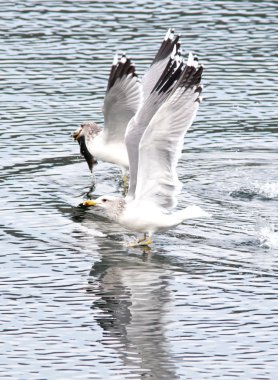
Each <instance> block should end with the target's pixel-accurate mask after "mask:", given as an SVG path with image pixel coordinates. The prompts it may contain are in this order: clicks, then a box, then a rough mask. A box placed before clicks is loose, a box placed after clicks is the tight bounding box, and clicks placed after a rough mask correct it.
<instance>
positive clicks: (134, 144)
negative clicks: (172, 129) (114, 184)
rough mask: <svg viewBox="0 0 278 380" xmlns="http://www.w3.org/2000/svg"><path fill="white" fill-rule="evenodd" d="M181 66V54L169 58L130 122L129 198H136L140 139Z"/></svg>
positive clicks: (127, 145) (128, 143)
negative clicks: (154, 84)
mask: <svg viewBox="0 0 278 380" xmlns="http://www.w3.org/2000/svg"><path fill="white" fill-rule="evenodd" d="M181 66H182V62H181V60H180V57H179V56H176V57H174V58H170V59H169V61H168V64H167V65H166V67H165V68H164V72H163V73H162V75H161V77H160V78H159V80H158V81H157V83H156V86H155V87H154V89H153V91H152V92H151V94H150V95H149V96H148V98H147V99H146V100H145V101H144V103H143V104H142V106H141V107H140V108H139V110H138V111H137V113H136V115H135V116H134V117H133V118H132V119H131V121H130V122H129V124H128V127H127V132H126V136H125V144H126V147H127V152H128V158H129V189H128V195H127V196H128V198H129V199H131V198H134V194H135V188H136V182H137V170H138V157H139V143H140V140H141V138H142V135H143V134H144V132H145V129H146V128H147V126H148V124H149V123H150V121H151V119H152V117H153V116H154V114H155V113H156V111H157V110H158V109H159V107H160V106H161V105H162V104H163V102H164V101H165V99H166V98H167V96H168V94H169V91H171V88H172V87H173V85H174V84H175V81H176V80H177V78H178V77H179V75H180V72H181Z"/></svg>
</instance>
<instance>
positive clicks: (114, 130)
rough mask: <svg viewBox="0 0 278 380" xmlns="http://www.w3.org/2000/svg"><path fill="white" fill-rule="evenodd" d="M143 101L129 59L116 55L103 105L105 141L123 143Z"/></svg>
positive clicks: (133, 67)
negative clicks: (128, 126) (127, 128)
mask: <svg viewBox="0 0 278 380" xmlns="http://www.w3.org/2000/svg"><path fill="white" fill-rule="evenodd" d="M141 99H142V85H141V83H140V81H139V79H138V77H137V74H136V71H135V66H134V65H133V64H132V63H131V61H130V59H129V58H126V56H125V55H122V56H121V58H118V55H117V54H116V55H115V58H114V61H113V64H112V67H111V72H110V75H109V79H108V85H107V90H106V95H105V98H104V104H103V114H104V130H103V132H104V134H103V136H104V139H105V141H106V142H109V143H117V142H123V141H124V136H125V131H126V127H127V124H128V122H129V121H130V119H131V118H132V117H133V116H134V115H135V113H136V111H137V109H138V107H139V104H140V103H141Z"/></svg>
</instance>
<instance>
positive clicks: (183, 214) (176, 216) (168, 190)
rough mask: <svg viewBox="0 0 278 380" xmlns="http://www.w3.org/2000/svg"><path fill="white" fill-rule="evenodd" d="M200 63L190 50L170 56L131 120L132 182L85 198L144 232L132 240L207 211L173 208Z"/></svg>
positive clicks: (198, 88)
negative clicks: (123, 191) (117, 191)
mask: <svg viewBox="0 0 278 380" xmlns="http://www.w3.org/2000/svg"><path fill="white" fill-rule="evenodd" d="M202 72H203V67H202V66H199V65H198V61H197V59H196V58H194V57H193V55H192V54H191V53H190V54H189V57H188V61H187V63H184V62H183V61H182V60H181V59H173V58H170V60H169V62H168V64H167V67H166V69H165V71H164V72H163V74H162V75H161V77H160V79H159V80H158V81H157V84H156V86H155V87H154V89H153V91H152V92H151V93H150V95H149V96H148V98H147V99H146V100H145V101H144V103H143V104H142V106H141V108H140V109H139V110H138V111H137V113H136V114H135V116H134V117H133V118H132V120H131V121H130V123H129V125H128V128H127V133H126V139H125V141H126V145H127V151H128V155H129V160H130V185H129V191H128V194H127V197H126V198H120V197H112V196H109V195H108V196H106V195H104V196H101V197H99V198H97V199H96V200H88V201H85V202H83V205H85V206H98V207H100V208H103V209H104V210H105V211H106V214H107V216H108V217H109V218H110V219H112V220H114V221H116V222H118V223H120V224H121V225H122V226H124V227H125V228H127V229H129V230H132V231H136V232H141V233H143V234H144V238H143V239H140V240H138V241H137V242H136V243H134V244H132V246H137V245H149V244H151V243H152V235H153V234H154V233H156V232H158V231H166V230H168V229H170V228H173V227H175V226H177V225H178V224H180V223H182V222H183V221H184V220H187V219H192V218H200V217H207V216H208V214H207V213H206V212H205V211H203V210H202V209H201V208H200V207H198V206H189V207H187V208H186V209H183V210H179V211H172V210H173V208H174V207H175V206H176V205H177V199H176V196H177V195H178V193H179V192H180V190H181V184H180V182H179V180H178V178H177V173H176V166H177V162H178V159H179V157H180V155H181V151H182V146H183V138H184V135H185V133H186V132H187V130H188V128H189V127H190V126H191V124H192V122H193V120H194V118H195V116H196V113H197V110H198V107H199V104H200V102H201V98H200V94H201V92H202V86H201V85H200V82H201V77H202Z"/></svg>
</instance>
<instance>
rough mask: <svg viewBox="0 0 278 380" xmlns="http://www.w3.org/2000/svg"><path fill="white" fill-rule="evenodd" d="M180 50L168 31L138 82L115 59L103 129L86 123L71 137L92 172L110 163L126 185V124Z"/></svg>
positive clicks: (124, 59) (128, 65)
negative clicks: (116, 169)
mask: <svg viewBox="0 0 278 380" xmlns="http://www.w3.org/2000/svg"><path fill="white" fill-rule="evenodd" d="M179 47H180V45H179V36H176V37H175V36H174V30H173V29H169V30H168V32H167V33H166V35H165V38H164V40H163V42H162V44H161V46H160V48H159V50H158V52H157V54H156V56H155V58H154V60H153V62H152V64H151V66H150V67H149V69H148V70H147V71H146V73H145V75H144V76H143V78H142V81H141V82H140V80H139V79H138V77H137V74H136V71H135V67H134V65H133V64H132V63H131V61H130V59H128V58H127V57H126V56H125V55H122V56H121V57H118V55H117V54H116V55H115V58H114V61H113V64H112V67H111V72H110V75H109V79H108V85H107V89H106V94H105V97H104V104H103V114H104V128H103V129H100V128H99V127H98V126H97V125H96V123H94V122H93V121H86V122H83V123H82V124H81V125H80V127H79V128H78V129H77V130H76V131H75V132H74V133H73V137H74V138H75V140H77V141H78V142H79V145H80V152H81V154H82V155H83V156H84V157H85V159H86V161H87V163H88V166H89V169H90V170H91V171H92V169H93V165H94V163H96V161H97V160H101V161H106V162H110V163H112V164H116V165H118V166H120V167H121V169H122V172H123V176H124V182H125V181H126V174H127V172H128V169H129V160H128V154H127V149H126V145H125V141H124V139H125V133H126V128H127V125H128V122H129V121H130V119H131V118H132V117H133V116H134V115H135V113H136V112H137V110H138V109H139V108H140V106H141V105H142V104H143V102H144V99H146V98H147V97H148V96H149V94H150V93H151V91H152V89H153V87H154V86H155V84H156V82H157V80H158V79H159V77H160V76H161V74H162V73H163V71H164V69H165V66H166V64H167V62H168V60H169V57H170V56H171V55H175V54H180V51H179ZM124 184H125V183H124Z"/></svg>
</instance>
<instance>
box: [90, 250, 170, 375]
mask: <svg viewBox="0 0 278 380" xmlns="http://www.w3.org/2000/svg"><path fill="white" fill-rule="evenodd" d="M111 248H112V246H111ZM114 248H115V247H114ZM100 249H101V251H102V258H101V261H100V262H98V263H96V264H95V265H94V266H93V267H92V269H91V271H90V277H89V287H88V292H93V293H94V292H95V290H96V287H97V289H98V291H97V295H98V297H99V299H98V300H97V301H95V302H94V303H93V305H92V309H95V308H98V309H100V310H101V315H100V316H99V317H97V318H96V319H97V321H98V323H99V325H100V326H101V327H102V329H103V330H104V335H103V343H104V344H105V342H106V341H107V342H114V343H113V345H114V346H116V347H118V348H117V349H118V351H119V352H120V356H121V359H122V361H123V365H124V366H126V367H128V368H136V369H137V371H140V373H141V375H142V376H144V375H148V378H157V379H176V378H177V376H176V373H175V365H174V362H173V361H172V360H171V355H170V352H169V347H168V343H167V337H166V336H165V323H164V314H165V312H166V311H167V309H168V303H169V300H170V298H171V296H170V293H169V289H168V278H167V274H165V273H164V272H163V271H162V270H159V269H154V268H153V267H152V266H150V265H149V264H150V263H149V258H147V259H145V258H144V256H142V257H141V258H137V259H136V260H132V261H130V257H129V260H125V259H123V260H121V261H118V262H117V263H116V265H115V261H114V260H110V255H111V253H110V252H111V250H110V251H109V250H107V247H105V249H102V248H101V247H100ZM122 253H124V252H122ZM134 261H136V262H137V263H136V262H135V263H134ZM140 261H141V262H140ZM137 371H136V372H137Z"/></svg>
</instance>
